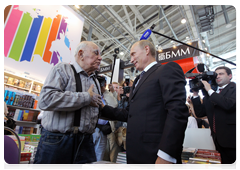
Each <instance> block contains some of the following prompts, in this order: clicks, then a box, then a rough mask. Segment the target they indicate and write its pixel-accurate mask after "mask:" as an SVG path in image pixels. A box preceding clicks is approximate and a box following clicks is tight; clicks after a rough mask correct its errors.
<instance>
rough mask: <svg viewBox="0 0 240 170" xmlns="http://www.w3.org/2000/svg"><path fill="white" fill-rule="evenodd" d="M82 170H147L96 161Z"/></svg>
mask: <svg viewBox="0 0 240 170" xmlns="http://www.w3.org/2000/svg"><path fill="white" fill-rule="evenodd" d="M82 169H147V168H146V167H141V166H134V165H125V164H120V163H114V162H108V161H98V162H92V163H86V164H83V165H82Z"/></svg>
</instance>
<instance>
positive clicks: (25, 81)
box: [4, 71, 43, 96]
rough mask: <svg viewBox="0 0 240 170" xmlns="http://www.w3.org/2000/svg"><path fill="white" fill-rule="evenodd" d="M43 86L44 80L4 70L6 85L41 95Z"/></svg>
mask: <svg viewBox="0 0 240 170" xmlns="http://www.w3.org/2000/svg"><path fill="white" fill-rule="evenodd" d="M42 86H43V83H42V82H39V81H36V80H33V79H30V78H27V77H24V76H21V75H16V74H13V73H10V72H7V71H4V87H10V88H13V89H17V90H21V91H25V92H28V93H32V94H36V95H37V96H39V94H40V91H41V89H42Z"/></svg>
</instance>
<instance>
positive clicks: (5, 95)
mask: <svg viewBox="0 0 240 170" xmlns="http://www.w3.org/2000/svg"><path fill="white" fill-rule="evenodd" d="M8 93H9V90H5V92H4V101H5V102H6V101H7V100H8V97H7V96H8ZM6 97H7V98H6Z"/></svg>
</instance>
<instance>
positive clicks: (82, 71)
mask: <svg viewBox="0 0 240 170" xmlns="http://www.w3.org/2000/svg"><path fill="white" fill-rule="evenodd" d="M73 66H74V67H75V69H76V72H77V73H82V74H84V75H86V76H88V74H87V72H86V71H84V70H83V69H82V67H81V66H80V65H79V64H78V63H77V62H76V61H74V62H73ZM92 76H94V77H96V74H95V73H92V74H91V75H90V76H88V77H92Z"/></svg>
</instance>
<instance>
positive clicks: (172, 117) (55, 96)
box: [4, 40, 236, 164]
mask: <svg viewBox="0 0 240 170" xmlns="http://www.w3.org/2000/svg"><path fill="white" fill-rule="evenodd" d="M130 56H131V63H133V64H134V66H135V68H136V70H138V71H141V74H140V75H139V76H137V77H136V78H135V80H134V81H130V83H129V86H130V92H129V93H128V94H124V90H123V88H124V84H122V85H121V84H119V83H118V82H112V83H111V84H108V85H107V81H106V77H104V76H99V75H97V74H95V73H96V71H97V70H99V68H100V63H101V60H102V57H101V54H100V49H99V47H98V46H97V45H96V44H95V43H93V42H90V41H83V42H81V43H79V45H78V47H77V48H76V50H75V62H74V63H73V65H70V64H68V63H63V62H62V63H59V64H57V65H55V66H54V67H53V68H52V70H51V71H50V73H49V75H48V76H47V78H46V80H45V83H44V86H43V88H42V91H41V93H40V100H39V102H38V106H39V108H40V109H41V110H43V111H44V112H43V114H42V118H41V125H42V128H41V138H40V142H39V145H38V149H37V153H36V156H35V161H34V163H35V164H72V163H74V164H82V163H92V162H96V161H111V162H116V159H117V155H118V153H119V152H122V151H125V150H126V151H127V152H126V153H127V163H129V164H143V163H146V164H153V163H156V164H169V163H177V164H181V163H182V161H181V153H182V148H183V141H184V133H185V130H186V128H210V129H211V135H212V138H213V141H214V144H215V146H216V150H218V151H219V152H220V154H221V161H222V163H224V164H228V163H234V162H235V160H236V84H235V83H233V82H230V80H231V78H232V73H231V70H230V69H229V68H227V67H218V68H217V69H216V70H215V72H216V73H217V77H216V83H217V84H218V89H217V90H216V91H214V90H213V89H211V85H210V84H209V83H208V82H207V81H204V80H202V83H203V85H204V88H203V89H202V90H204V91H205V96H204V98H203V99H201V98H200V97H199V95H198V91H193V95H192V96H188V97H186V90H185V85H186V80H185V76H184V73H183V70H182V68H181V67H180V66H179V65H178V64H177V63H175V62H169V63H167V64H165V65H161V64H159V63H157V62H156V59H155V56H156V50H155V47H154V46H153V44H152V43H151V42H150V41H147V40H141V41H137V42H136V43H134V44H133V45H132V47H131V50H130ZM75 73H76V74H75ZM79 77H80V84H79V80H78V79H79ZM79 85H80V86H81V88H79V87H78V86H79ZM107 86H108V88H107ZM222 89H223V90H222ZM221 91H222V92H221ZM220 92H221V93H220ZM4 119H5V117H4ZM123 131H125V133H126V140H125V138H124V140H123V137H122V136H121V137H120V139H119V134H122V132H123Z"/></svg>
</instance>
